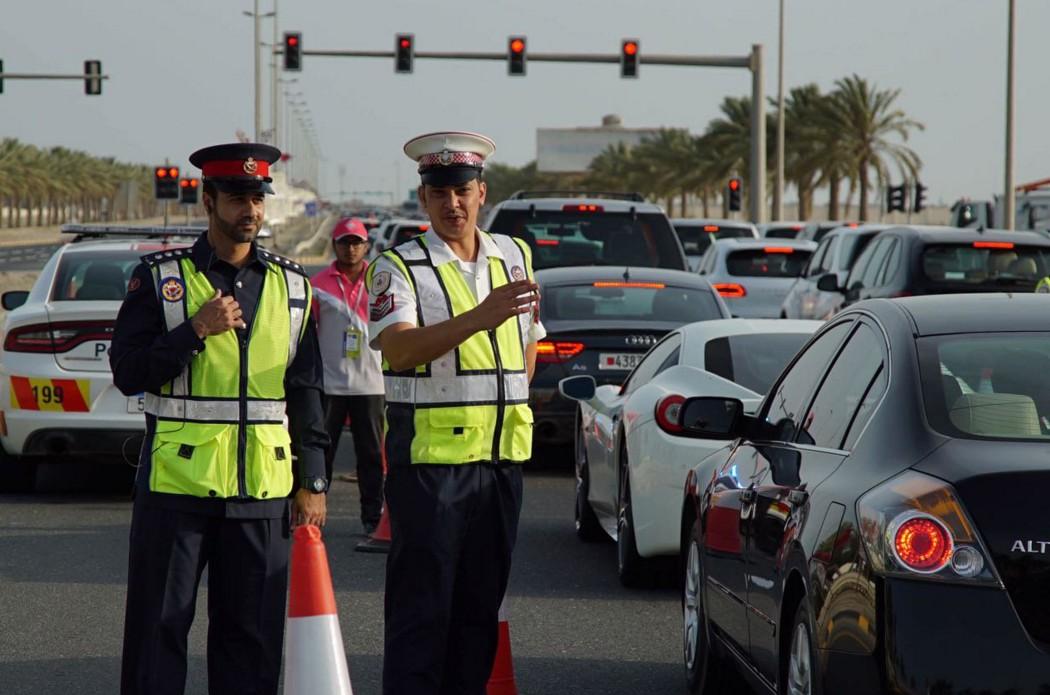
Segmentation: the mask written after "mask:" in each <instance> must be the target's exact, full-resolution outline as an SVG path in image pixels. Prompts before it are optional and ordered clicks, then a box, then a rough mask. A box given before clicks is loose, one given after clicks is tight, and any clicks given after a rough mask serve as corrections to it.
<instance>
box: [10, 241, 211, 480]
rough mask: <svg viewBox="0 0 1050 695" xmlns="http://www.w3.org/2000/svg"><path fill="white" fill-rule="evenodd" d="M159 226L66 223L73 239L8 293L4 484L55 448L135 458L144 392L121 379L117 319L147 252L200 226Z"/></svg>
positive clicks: (28, 473)
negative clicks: (115, 358)
mask: <svg viewBox="0 0 1050 695" xmlns="http://www.w3.org/2000/svg"><path fill="white" fill-rule="evenodd" d="M157 230H158V228H136V227H123V226H109V227H107V226H93V225H83V226H82V225H67V227H66V228H64V230H63V231H66V232H72V233H75V234H77V237H76V239H75V240H74V242H75V243H68V244H63V245H62V246H60V247H59V249H58V250H57V251H56V252H55V253H54V255H53V256H52V257H51V258H50V260H48V261H47V263H46V264H45V265H44V267H43V269H42V270H41V271H40V275H39V276H38V277H37V280H36V282H35V283H34V284H33V288H32V289H31V290H29V291H28V292H25V291H10V292H5V293H4V294H3V297H2V302H3V307H4V308H5V309H7V310H8V314H7V317H6V319H5V320H4V323H3V335H4V341H3V348H2V351H0V490H8V491H26V490H30V489H32V487H33V483H34V480H35V472H36V467H37V463H38V462H40V461H43V460H44V459H45V458H47V457H51V458H57V457H62V458H104V459H106V460H108V461H117V462H119V461H125V460H127V461H131V462H134V461H135V459H136V457H137V455H138V450H139V447H140V445H141V443H142V434H143V432H144V430H145V420H144V419H143V416H142V410H143V406H142V398H141V397H138V396H132V397H130V398H129V397H126V396H124V395H123V394H122V393H120V392H119V391H118V390H117V389H116V387H115V386H113V375H112V373H111V372H110V368H109V344H110V340H111V338H112V334H113V324H114V323H115V321H116V318H117V312H118V311H119V310H120V305H121V303H122V302H123V301H124V295H125V294H126V293H127V287H128V280H129V279H130V277H131V272H132V270H134V268H135V266H136V265H137V264H138V263H139V259H140V258H141V257H142V256H144V255H145V254H147V253H151V252H154V251H159V250H163V249H167V248H176V247H181V246H186V245H187V236H194V235H197V234H200V232H201V231H202V230H201V229H198V228H175V227H169V228H167V229H166V230H162V231H160V232H158V231H157ZM178 232H182V234H180V235H178V236H176V233H178ZM151 236H154V237H156V238H149V237H151ZM113 237H118V238H116V239H115V238H113ZM119 237H123V238H122V239H121V238H119Z"/></svg>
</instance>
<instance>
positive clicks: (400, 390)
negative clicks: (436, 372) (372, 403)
mask: <svg viewBox="0 0 1050 695" xmlns="http://www.w3.org/2000/svg"><path fill="white" fill-rule="evenodd" d="M383 382H384V384H385V386H386V401H387V403H406V404H420V405H425V404H432V403H433V404H440V403H459V404H469V403H495V402H496V401H498V400H499V389H498V387H497V386H498V385H497V382H496V376H495V375H494V374H469V375H464V376H457V377H455V378H452V379H449V378H441V377H422V376H420V377H412V376H385V377H383ZM503 389H504V398H505V399H506V400H508V401H520V402H523V403H524V402H526V401H528V400H529V380H528V377H527V376H526V375H525V374H522V373H517V374H504V375H503Z"/></svg>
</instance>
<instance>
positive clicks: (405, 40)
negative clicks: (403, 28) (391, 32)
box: [394, 34, 416, 72]
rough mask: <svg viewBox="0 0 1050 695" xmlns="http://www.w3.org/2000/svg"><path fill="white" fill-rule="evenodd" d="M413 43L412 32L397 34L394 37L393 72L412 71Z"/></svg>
mask: <svg viewBox="0 0 1050 695" xmlns="http://www.w3.org/2000/svg"><path fill="white" fill-rule="evenodd" d="M415 43H416V42H415V38H414V35H413V34H398V35H397V36H395V37H394V72H412V59H413V58H415V55H416V49H415Z"/></svg>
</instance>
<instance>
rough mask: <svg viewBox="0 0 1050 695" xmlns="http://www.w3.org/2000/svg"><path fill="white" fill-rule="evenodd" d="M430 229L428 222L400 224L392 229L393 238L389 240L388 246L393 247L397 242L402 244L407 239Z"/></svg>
mask: <svg viewBox="0 0 1050 695" xmlns="http://www.w3.org/2000/svg"><path fill="white" fill-rule="evenodd" d="M428 229H430V225H428V224H402V225H399V226H398V228H397V229H396V230H395V231H394V238H393V240H392V241H391V242H390V247H391V248H393V247H394V246H397V245H398V244H403V243H405V242H406V241H408V240H409V239H414V238H415V237H417V236H419V235H420V234H424V233H426V231H427V230H428Z"/></svg>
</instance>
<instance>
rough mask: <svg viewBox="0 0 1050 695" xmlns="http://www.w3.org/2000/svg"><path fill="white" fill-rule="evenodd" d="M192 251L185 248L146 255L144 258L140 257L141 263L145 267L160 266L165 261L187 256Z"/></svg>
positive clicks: (189, 248)
mask: <svg viewBox="0 0 1050 695" xmlns="http://www.w3.org/2000/svg"><path fill="white" fill-rule="evenodd" d="M192 250H193V248H192V247H189V246H187V247H185V248H177V249H167V250H166V251H157V252H156V253H147V254H146V255H145V256H143V257H142V262H143V263H145V264H146V265H160V264H161V263H163V262H165V261H170V260H172V259H175V258H183V257H186V256H189V255H190V252H191V251H192Z"/></svg>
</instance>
